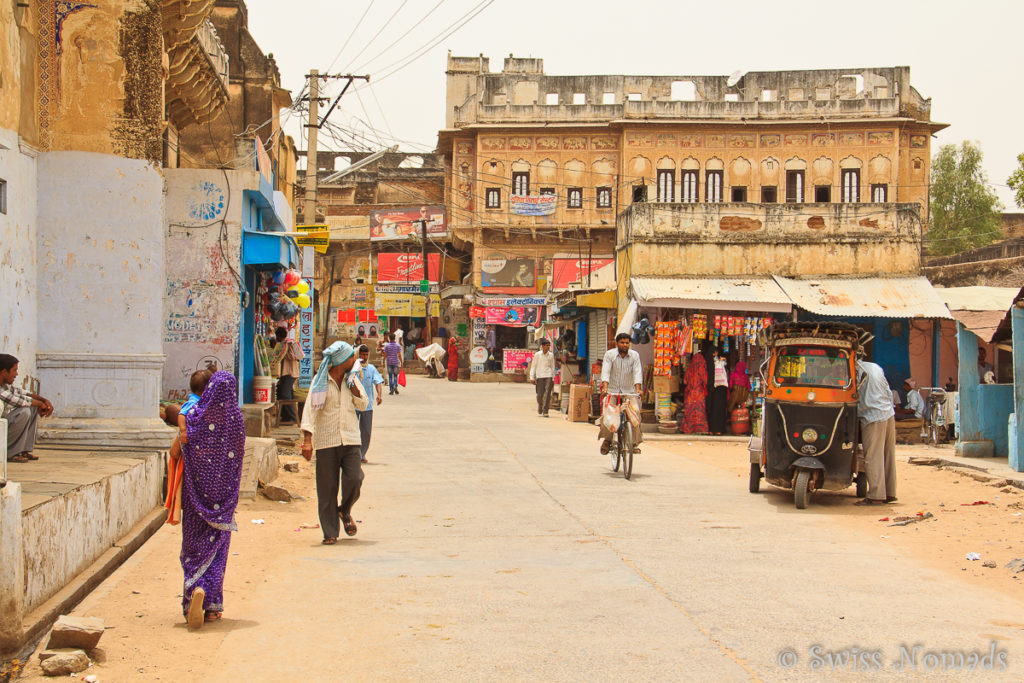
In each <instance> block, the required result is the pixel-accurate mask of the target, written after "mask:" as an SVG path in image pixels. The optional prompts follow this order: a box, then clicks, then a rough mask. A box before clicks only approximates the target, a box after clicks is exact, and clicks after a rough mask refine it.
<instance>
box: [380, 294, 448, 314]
mask: <svg viewBox="0 0 1024 683" xmlns="http://www.w3.org/2000/svg"><path fill="white" fill-rule="evenodd" d="M423 299H424V297H423V295H422V294H377V295H376V296H375V297H374V303H373V309H374V312H375V313H376V314H377V315H378V316H381V315H397V316H405V317H412V318H422V317H424V311H425V310H426V307H425V306H424V301H423ZM430 314H431V315H432V316H434V317H437V316H439V315H441V305H440V301H438V299H437V296H436V295H435V296H432V297H430Z"/></svg>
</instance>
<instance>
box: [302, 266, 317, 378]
mask: <svg viewBox="0 0 1024 683" xmlns="http://www.w3.org/2000/svg"><path fill="white" fill-rule="evenodd" d="M304 280H305V281H306V284H307V285H309V308H303V309H301V310H300V311H299V348H301V349H302V360H300V361H299V387H300V388H302V389H308V388H309V385H310V384H311V383H312V382H313V306H314V305H315V304H316V302H315V301H314V300H313V279H312V278H304Z"/></svg>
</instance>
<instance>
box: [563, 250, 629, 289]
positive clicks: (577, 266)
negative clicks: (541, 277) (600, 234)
mask: <svg viewBox="0 0 1024 683" xmlns="http://www.w3.org/2000/svg"><path fill="white" fill-rule="evenodd" d="M613 260H614V259H612V258H611V257H601V258H582V259H581V258H556V259H555V260H554V262H553V263H552V266H551V289H552V290H553V291H556V292H560V291H564V290H566V289H569V287H571V286H578V287H586V286H587V275H589V274H590V273H593V272H594V271H595V270H597V269H598V268H603V267H604V266H607V265H608V264H609V263H611V262H612V261H613Z"/></svg>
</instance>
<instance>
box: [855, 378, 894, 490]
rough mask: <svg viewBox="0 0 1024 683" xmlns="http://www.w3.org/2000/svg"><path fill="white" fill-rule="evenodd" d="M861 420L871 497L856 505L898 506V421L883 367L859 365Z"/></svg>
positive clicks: (858, 388) (858, 400)
mask: <svg viewBox="0 0 1024 683" xmlns="http://www.w3.org/2000/svg"><path fill="white" fill-rule="evenodd" d="M857 392H858V394H860V396H859V398H858V399H857V417H858V418H859V419H860V436H861V441H863V443H864V469H865V471H866V473H867V475H868V497H867V498H864V499H862V500H859V501H857V502H856V503H854V505H885V504H886V503H894V502H896V421H895V419H894V411H893V407H892V391H891V390H890V389H889V382H888V381H886V379H885V372H884V371H883V370H882V368H881V366H879V365H877V364H875V363H869V362H868V361H866V360H858V361H857Z"/></svg>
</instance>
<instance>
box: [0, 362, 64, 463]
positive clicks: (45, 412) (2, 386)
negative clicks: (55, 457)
mask: <svg viewBox="0 0 1024 683" xmlns="http://www.w3.org/2000/svg"><path fill="white" fill-rule="evenodd" d="M17 377H18V359H17V358H15V357H14V356H12V355H10V354H7V353H0V409H2V415H0V417H4V418H6V420H7V460H8V462H28V461H29V460H38V459H39V456H37V455H35V454H34V453H33V452H32V449H33V448H35V443H36V423H37V422H38V419H39V418H40V417H49V416H50V415H52V414H53V404H52V403H50V402H49V401H48V400H46V399H45V398H43V397H42V396H40V395H39V394H33V393H31V392H28V391H25V390H24V389H19V388H18V387H16V386H14V380H15V379H17Z"/></svg>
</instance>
